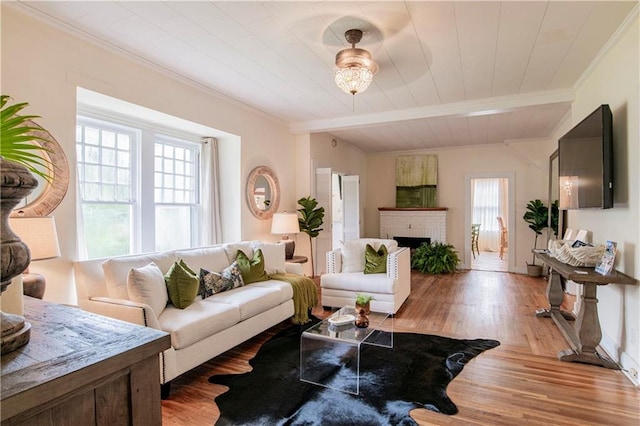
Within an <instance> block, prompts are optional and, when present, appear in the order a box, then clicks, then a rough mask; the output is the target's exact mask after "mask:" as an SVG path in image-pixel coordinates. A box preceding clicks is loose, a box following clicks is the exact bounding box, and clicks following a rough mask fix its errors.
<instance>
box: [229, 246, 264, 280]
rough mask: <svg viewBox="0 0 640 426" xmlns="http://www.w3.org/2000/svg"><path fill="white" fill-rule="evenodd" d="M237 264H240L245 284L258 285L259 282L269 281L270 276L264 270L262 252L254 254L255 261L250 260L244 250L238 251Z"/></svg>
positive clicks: (257, 251)
mask: <svg viewBox="0 0 640 426" xmlns="http://www.w3.org/2000/svg"><path fill="white" fill-rule="evenodd" d="M236 262H238V268H240V272H241V273H242V280H243V281H244V283H245V284H250V283H257V282H258V281H266V280H268V279H269V275H267V273H266V272H265V270H264V256H263V255H262V250H260V249H258V250H256V251H255V253H254V254H253V259H249V258H248V257H247V255H246V254H244V252H243V251H242V250H238V253H237V254H236Z"/></svg>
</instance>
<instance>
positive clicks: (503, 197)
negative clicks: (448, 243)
mask: <svg viewBox="0 0 640 426" xmlns="http://www.w3.org/2000/svg"><path fill="white" fill-rule="evenodd" d="M513 180H514V177H513V173H495V174H492V173H483V174H470V175H467V176H466V179H465V187H466V188H465V197H466V201H465V221H466V225H465V230H466V234H465V235H467V236H468V238H465V262H464V263H465V266H466V267H467V268H468V269H476V270H483V271H498V272H509V271H513V268H514V264H515V262H514V261H513V256H512V255H511V253H513V251H514V250H513V244H512V243H511V240H512V235H513V229H514V228H515V226H514V224H513V215H514V214H513V211H514V201H513V200H514V195H513V192H514V188H513ZM472 225H476V227H478V228H479V232H476V233H475V236H474V237H473V239H474V240H475V241H474V242H473V243H472Z"/></svg>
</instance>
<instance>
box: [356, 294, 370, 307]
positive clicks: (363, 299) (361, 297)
mask: <svg viewBox="0 0 640 426" xmlns="http://www.w3.org/2000/svg"><path fill="white" fill-rule="evenodd" d="M372 300H373V296H371V295H369V294H363V293H358V294H356V303H357V304H358V305H364V304H366V303H367V302H371V301H372Z"/></svg>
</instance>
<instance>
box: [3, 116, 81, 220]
mask: <svg viewBox="0 0 640 426" xmlns="http://www.w3.org/2000/svg"><path fill="white" fill-rule="evenodd" d="M27 124H28V125H29V126H31V127H36V128H39V129H40V130H33V131H31V134H34V135H36V136H38V137H40V138H42V139H41V140H38V141H36V143H38V144H39V145H42V147H44V148H45V151H41V155H42V156H45V157H47V158H48V160H49V161H50V162H51V164H52V165H53V170H51V180H50V181H49V182H47V181H46V180H44V179H42V178H40V177H39V176H36V179H38V187H37V188H36V189H35V190H34V191H33V192H32V193H31V194H30V195H29V196H28V197H27V198H25V199H24V200H23V201H22V203H20V204H19V205H18V206H17V207H16V208H15V209H14V210H13V212H11V216H12V217H15V216H28V217H31V216H48V215H49V214H51V212H53V211H54V210H55V208H56V207H58V205H59V204H60V202H62V199H63V198H64V196H65V194H66V193H67V188H68V187H69V162H68V161H67V156H66V155H65V153H64V150H63V149H62V147H61V146H60V144H59V143H58V141H56V140H55V139H54V137H53V136H51V133H49V132H48V131H46V130H45V129H43V128H42V127H41V126H39V125H38V124H36V123H34V122H33V121H29V122H27Z"/></svg>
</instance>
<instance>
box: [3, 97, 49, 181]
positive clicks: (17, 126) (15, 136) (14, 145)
mask: <svg viewBox="0 0 640 426" xmlns="http://www.w3.org/2000/svg"><path fill="white" fill-rule="evenodd" d="M9 99H11V97H10V96H9V95H1V96H0V157H3V158H4V159H5V160H7V161H12V162H14V163H18V164H22V165H23V166H25V167H26V168H27V169H29V171H30V172H31V173H34V174H36V175H38V176H41V177H42V178H44V179H46V180H47V181H50V180H51V173H52V171H53V169H52V168H53V165H52V164H51V161H50V160H49V158H47V157H46V156H43V155H42V151H45V152H46V151H48V150H47V149H46V148H44V147H43V146H42V145H39V144H37V143H35V144H34V143H33V142H34V141H36V142H37V141H39V140H41V141H46V139H44V138H42V137H40V136H37V135H35V134H33V133H32V132H36V131H43V130H44V129H42V128H41V127H34V126H33V125H29V124H30V123H29V122H30V121H32V120H34V119H36V118H39V116H37V115H19V114H18V113H19V112H20V111H22V110H23V109H24V108H26V107H27V106H29V104H28V103H26V102H22V103H18V104H14V105H7V103H8V102H9ZM43 170H44V171H43Z"/></svg>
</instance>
